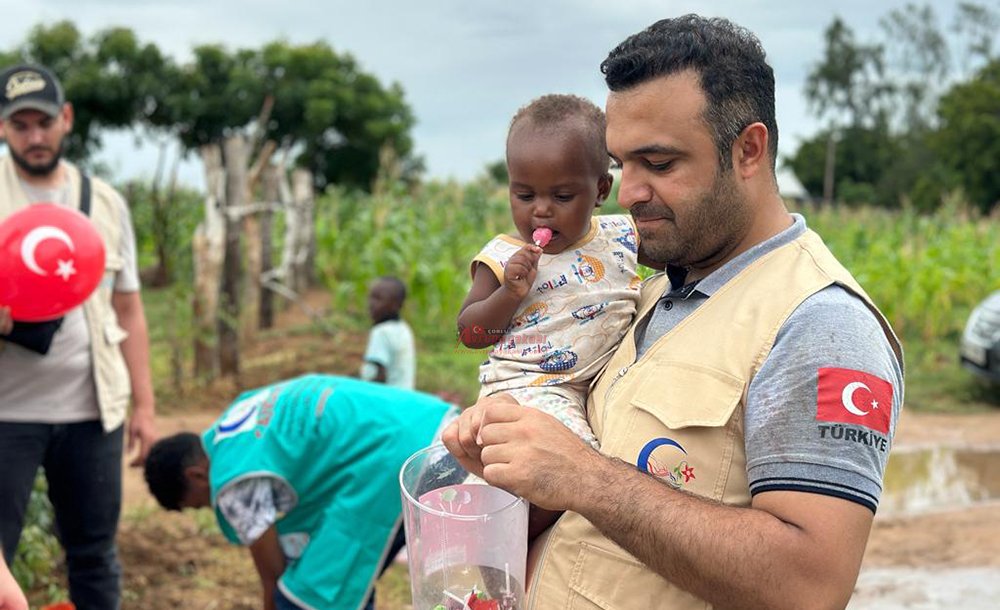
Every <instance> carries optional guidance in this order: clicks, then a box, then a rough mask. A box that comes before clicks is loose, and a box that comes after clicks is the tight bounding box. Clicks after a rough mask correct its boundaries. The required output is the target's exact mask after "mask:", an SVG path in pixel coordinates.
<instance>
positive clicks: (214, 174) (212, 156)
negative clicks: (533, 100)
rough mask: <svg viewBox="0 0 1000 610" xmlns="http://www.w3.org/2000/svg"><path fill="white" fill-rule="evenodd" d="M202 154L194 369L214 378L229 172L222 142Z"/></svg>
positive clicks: (196, 237)
mask: <svg viewBox="0 0 1000 610" xmlns="http://www.w3.org/2000/svg"><path fill="white" fill-rule="evenodd" d="M201 158H202V162H203V163H204V165H205V188H206V191H207V193H206V197H205V219H204V220H203V221H202V222H201V223H200V224H199V225H198V228H197V229H195V234H194V239H193V240H192V244H191V245H192V249H193V251H194V298H193V299H192V304H193V308H194V324H195V336H194V372H195V376H196V377H200V378H211V377H213V376H214V375H215V373H216V366H217V364H218V352H217V347H218V344H217V341H216V319H217V317H218V316H217V314H218V307H219V286H220V277H221V273H222V262H223V254H224V242H225V234H226V224H225V217H224V216H223V214H222V207H221V206H222V205H223V198H224V197H225V172H224V170H223V168H222V150H221V149H220V148H219V145H218V144H209V145H206V146H202V147H201Z"/></svg>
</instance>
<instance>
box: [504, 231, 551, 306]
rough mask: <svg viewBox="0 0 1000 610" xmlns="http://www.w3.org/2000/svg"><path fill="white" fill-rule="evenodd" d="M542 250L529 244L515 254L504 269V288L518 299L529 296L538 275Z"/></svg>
mask: <svg viewBox="0 0 1000 610" xmlns="http://www.w3.org/2000/svg"><path fill="white" fill-rule="evenodd" d="M541 256H542V249H541V248H539V247H538V246H535V245H532V244H529V245H527V246H524V247H523V248H521V249H520V250H518V251H517V252H515V253H514V256H512V257H510V259H509V260H508V261H507V266H506V267H504V269H503V281H504V287H505V288H506V289H507V290H508V291H510V292H511V293H512V294H513V295H515V296H516V297H517V298H518V299H523V298H524V297H526V296H528V292H530V291H531V286H532V285H533V284H534V283H535V276H536V275H538V259H539V258H540V257H541Z"/></svg>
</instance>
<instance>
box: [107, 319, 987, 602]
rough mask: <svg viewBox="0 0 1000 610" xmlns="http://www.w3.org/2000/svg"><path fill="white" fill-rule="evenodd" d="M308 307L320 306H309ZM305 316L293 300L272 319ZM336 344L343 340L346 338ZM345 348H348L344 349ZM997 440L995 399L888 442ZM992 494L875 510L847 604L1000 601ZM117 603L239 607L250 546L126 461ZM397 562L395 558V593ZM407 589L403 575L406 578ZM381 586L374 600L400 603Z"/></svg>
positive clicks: (279, 362) (330, 346)
mask: <svg viewBox="0 0 1000 610" xmlns="http://www.w3.org/2000/svg"><path fill="white" fill-rule="evenodd" d="M317 307H318V306H317ZM304 319H306V316H305V315H304V314H303V312H302V311H301V310H291V311H289V312H286V313H285V314H284V318H283V320H281V321H279V325H284V326H288V327H291V326H294V324H295V323H297V322H301V321H303V320H304ZM362 345H363V338H361V337H353V338H352V337H338V338H337V339H336V340H334V339H332V338H331V337H329V336H323V335H315V334H309V333H302V334H298V335H294V334H293V335H288V336H281V335H275V336H273V337H270V338H265V339H262V340H261V341H260V342H258V344H257V345H255V346H254V347H253V348H252V350H251V351H250V353H249V354H248V355H247V357H246V360H245V366H244V374H243V376H242V379H241V384H240V385H241V386H242V387H253V386H254V385H258V384H259V383H263V382H265V381H267V380H270V379H273V378H275V377H276V376H291V375H294V374H297V373H301V372H305V370H306V369H304V368H302V367H306V366H308V367H309V368H310V370H325V371H334V372H337V371H339V372H343V371H349V370H353V367H354V366H355V363H356V362H357V361H358V360H359V359H360V349H361V346H362ZM345 346H346V347H345ZM345 349H346V351H345ZM237 391H238V388H237V387H236V386H235V384H233V383H231V382H229V383H223V384H215V385H212V386H209V387H205V388H198V389H197V390H195V391H192V392H190V393H189V394H188V395H187V397H186V398H185V399H183V400H181V401H178V403H179V404H183V406H177V405H174V406H171V407H170V409H171V410H170V411H169V412H168V413H167V414H166V415H161V416H160V417H159V418H158V427H159V432H160V434H161V435H168V434H172V433H174V432H177V431H180V430H190V431H201V430H202V429H204V428H205V427H206V426H208V425H209V424H210V423H211V421H213V419H214V418H215V417H216V416H217V415H218V413H219V411H220V409H222V408H224V407H225V406H226V404H227V403H228V400H230V399H231V397H232V396H234V395H235V394H236V392H237ZM942 443H944V444H953V445H954V444H958V445H965V444H974V445H1000V411H998V412H997V413H988V414H976V415H921V414H915V413H909V412H905V411H904V413H903V415H902V416H901V420H900V426H899V430H898V433H897V436H896V446H897V447H906V446H929V445H937V444H942ZM998 549H1000V503H992V504H985V505H979V506H975V507H971V508H964V509H958V510H948V511H943V512H936V513H928V514H922V515H916V516H907V517H891V516H890V517H887V516H883V515H879V516H878V517H877V518H876V520H875V525H874V528H873V531H872V535H871V539H870V541H869V544H868V548H867V551H866V553H865V559H864V565H863V569H862V574H861V577H860V579H859V581H858V586H857V589H856V591H855V595H854V598H853V600H852V602H851V605H850V606H849V607H850V608H852V609H854V610H867V609H879V610H881V609H889V610H891V609H894V608H911V609H922V608H927V609H931V608H944V607H962V608H973V609H975V608H1000V602H998V601H996V600H1000V553H998V552H997V551H998ZM119 550H120V554H121V560H122V564H123V568H124V574H125V582H124V600H123V608H124V609H125V610H140V609H141V610H168V609H169V610H174V609H176V608H185V609H189V610H243V609H246V610H249V609H251V608H259V607H260V605H259V604H260V602H259V596H260V593H259V585H258V582H257V578H256V572H255V570H254V568H253V564H252V562H251V561H250V559H249V555H248V553H247V552H246V551H245V550H243V549H240V548H236V547H233V546H231V545H228V544H227V543H226V542H225V541H224V540H223V539H222V537H221V535H220V534H219V533H218V530H217V528H216V526H215V523H214V520H213V517H212V515H211V514H210V513H209V512H207V511H203V512H201V513H191V512H190V511H188V512H186V513H184V514H177V513H166V512H164V511H162V510H160V509H159V508H158V507H157V506H156V504H155V501H154V500H153V499H152V497H151V496H150V495H149V493H148V491H147V490H146V486H145V482H144V481H143V480H142V477H141V472H140V471H138V470H133V469H128V468H126V470H125V479H124V510H123V518H122V524H121V528H120V533H119ZM403 572H404V570H403V569H402V568H397V569H396V570H395V571H394V573H395V574H396V579H395V580H396V582H395V583H394V584H393V585H392V586H393V587H394V591H393V593H396V592H397V591H398V589H399V588H400V580H401V579H400V577H399V575H400V574H402V573H403ZM404 590H405V587H404ZM393 597H395V598H398V597H399V595H395V594H393V595H383V596H382V599H381V601H380V604H379V610H404V609H408V608H409V606H408V605H407V604H406V603H405V602H400V601H393V599H392V598H393Z"/></svg>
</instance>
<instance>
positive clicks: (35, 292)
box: [0, 203, 104, 322]
mask: <svg viewBox="0 0 1000 610" xmlns="http://www.w3.org/2000/svg"><path fill="white" fill-rule="evenodd" d="M103 275H104V241H103V240H102V239H101V236H100V235H99V234H98V233H97V229H96V228H94V225H93V223H92V222H90V219H89V218H87V217H86V216H84V215H83V214H82V213H80V212H79V211H77V210H73V209H70V208H67V207H65V206H61V205H55V204H52V203H38V204H34V205H29V206H27V207H25V208H22V209H20V210H18V211H17V212H14V213H13V214H11V215H10V216H8V217H7V218H6V219H5V220H4V221H3V222H0V306H7V307H10V315H11V317H12V318H13V319H15V320H19V321H22V322H41V321H43V320H54V319H55V318H58V317H59V316H61V315H63V314H65V313H66V312H67V311H69V310H71V309H73V308H74V307H76V306H78V305H80V304H81V303H83V302H84V301H86V300H87V297H89V296H90V295H91V294H92V293H93V292H94V290H95V289H96V288H97V285H98V284H100V283H101V277H102V276H103Z"/></svg>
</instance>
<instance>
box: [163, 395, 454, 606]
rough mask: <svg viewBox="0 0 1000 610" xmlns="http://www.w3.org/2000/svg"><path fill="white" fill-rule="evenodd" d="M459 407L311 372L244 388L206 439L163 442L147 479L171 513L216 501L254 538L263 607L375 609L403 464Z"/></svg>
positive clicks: (243, 540) (389, 554) (237, 531)
mask: <svg viewBox="0 0 1000 610" xmlns="http://www.w3.org/2000/svg"><path fill="white" fill-rule="evenodd" d="M400 407H405V408H400ZM456 414H457V411H456V410H455V409H454V407H452V406H451V405H449V404H447V403H445V402H443V401H441V400H439V399H437V398H434V397H433V396H428V395H426V394H421V393H418V392H412V391H408V390H402V389H399V388H394V387H391V386H387V385H384V384H376V383H368V382H364V381H359V380H357V379H349V378H343V377H331V376H325V375H309V376H305V377H300V378H297V379H292V380H289V381H285V382H281V383H277V384H275V385H272V386H268V387H265V388H260V389H257V390H252V391H249V392H245V393H244V394H242V395H240V396H239V397H238V398H237V400H236V401H235V402H234V403H233V404H232V405H230V407H229V408H228V409H227V410H226V411H225V412H224V413H223V414H222V416H221V417H220V418H219V419H218V420H216V422H215V423H214V424H213V425H212V426H211V427H210V428H209V429H208V430H206V431H205V432H204V433H203V434H202V435H201V437H200V438H199V437H198V436H196V435H194V434H191V433H180V434H178V435H175V436H172V437H169V438H165V439H163V440H161V441H159V442H158V443H157V444H156V445H154V446H153V449H152V450H151V451H150V454H149V457H148V458H147V460H146V473H145V474H146V481H147V483H148V484H149V488H150V491H151V492H152V493H153V495H154V496H155V497H156V499H157V501H158V502H159V503H160V504H161V505H162V506H163V507H164V508H166V509H168V510H181V509H183V508H200V507H207V506H212V507H214V509H215V514H216V518H217V519H218V522H219V526H220V527H221V529H222V532H223V534H224V535H225V536H226V538H227V539H228V540H230V541H231V542H233V543H236V544H242V545H245V546H248V547H249V549H250V553H251V555H252V556H253V559H254V563H255V565H256V567H257V571H258V573H259V574H260V577H261V582H262V583H263V586H264V608H265V609H266V610H271V609H277V610H283V609H285V608H292V609H302V608H305V609H315V610H326V609H329V608H350V609H354V608H361V607H362V606H364V605H365V602H366V600H367V602H368V606H367V607H373V601H372V597H371V593H372V591H373V587H374V583H375V580H376V579H377V577H378V575H379V574H380V568H384V566H385V565H386V564H387V563H388V562H389V561H391V560H392V558H393V557H394V556H395V554H396V552H397V551H398V550H399V548H400V547H401V546H402V544H403V542H402V539H403V536H402V531H401V528H400V514H401V505H400V492H399V481H398V475H399V469H400V467H401V466H402V464H403V462H404V461H405V460H406V458H408V457H409V456H410V455H412V454H413V453H414V452H416V451H417V450H419V449H422V448H423V447H426V446H428V445H430V444H431V443H432V442H434V441H435V440H436V439H437V438H438V436H439V434H440V430H441V428H442V425H443V424H445V423H447V422H448V421H450V420H451V419H452V418H453V417H454V416H455V415H456Z"/></svg>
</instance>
